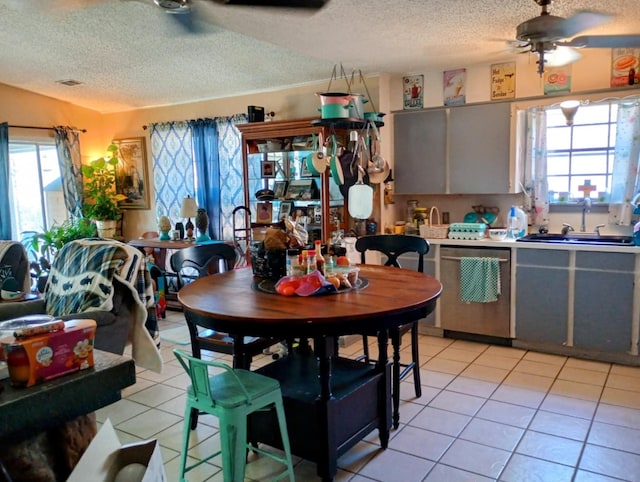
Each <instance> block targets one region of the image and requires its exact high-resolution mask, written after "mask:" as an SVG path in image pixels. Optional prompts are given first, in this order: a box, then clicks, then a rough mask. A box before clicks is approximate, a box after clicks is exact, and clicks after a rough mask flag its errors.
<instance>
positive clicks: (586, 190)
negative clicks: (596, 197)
mask: <svg viewBox="0 0 640 482" xmlns="http://www.w3.org/2000/svg"><path fill="white" fill-rule="evenodd" d="M596 189H598V186H592V185H591V179H585V180H584V184H583V185H582V186H578V191H582V194H583V195H584V197H586V198H587V197H591V191H595V190H596Z"/></svg>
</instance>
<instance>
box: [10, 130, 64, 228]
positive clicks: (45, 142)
mask: <svg viewBox="0 0 640 482" xmlns="http://www.w3.org/2000/svg"><path fill="white" fill-rule="evenodd" d="M11 145H25V146H33V147H34V148H35V153H36V157H37V173H38V186H39V192H40V203H39V204H40V223H41V226H40V227H39V228H38V229H37V232H40V231H41V230H43V229H45V230H46V229H49V228H50V227H51V224H53V223H54V222H56V221H55V220H48V219H47V217H48V211H49V210H50V209H49V208H48V207H47V201H46V196H45V192H44V188H45V185H44V178H43V175H42V155H41V150H42V147H44V146H46V147H47V148H53V150H54V151H56V156H57V146H56V142H55V139H54V137H53V136H20V135H13V134H10V135H9V152H11ZM10 158H11V154H10V155H9V163H10V165H9V175H10V191H9V194H10V196H9V204H10V206H9V207H10V209H11V213H12V221H11V225H12V226H11V232H12V237H14V238H17V240H20V237H22V234H23V232H30V231H22V230H21V227H20V226H18V225H17V219H14V216H13V213H15V210H16V205H15V194H14V192H13V181H12V180H11V159H10ZM58 166H59V161H58ZM60 176H62V173H60ZM67 216H68V214H67Z"/></svg>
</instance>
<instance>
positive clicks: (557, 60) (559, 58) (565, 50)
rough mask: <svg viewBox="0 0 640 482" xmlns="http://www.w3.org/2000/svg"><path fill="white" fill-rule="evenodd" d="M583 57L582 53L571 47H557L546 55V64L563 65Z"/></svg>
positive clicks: (549, 65)
mask: <svg viewBox="0 0 640 482" xmlns="http://www.w3.org/2000/svg"><path fill="white" fill-rule="evenodd" d="M580 58H582V55H581V54H580V53H579V52H577V51H576V50H574V49H572V48H570V47H556V48H555V49H554V50H551V51H550V52H547V53H546V55H545V64H546V65H547V66H548V67H561V66H563V65H568V64H570V63H573V62H575V61H576V60H579V59H580Z"/></svg>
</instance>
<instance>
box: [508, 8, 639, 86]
mask: <svg viewBox="0 0 640 482" xmlns="http://www.w3.org/2000/svg"><path fill="white" fill-rule="evenodd" d="M534 1H535V2H536V3H537V4H538V5H540V6H541V7H542V13H541V14H540V15H539V16H538V17H535V18H532V19H530V20H527V21H525V22H522V23H521V24H520V25H518V27H517V29H516V39H517V41H516V43H517V47H518V48H520V49H524V51H525V52H534V53H535V54H537V55H538V60H537V61H536V63H537V64H538V70H537V72H538V74H540V76H542V74H544V70H545V67H546V66H549V67H552V66H560V65H566V64H569V63H571V62H575V61H576V60H578V59H579V58H580V57H581V55H580V54H579V53H578V52H577V51H576V50H575V49H577V48H624V47H640V34H637V35H582V36H578V37H574V35H576V34H578V33H580V32H582V31H583V30H587V29H590V28H593V27H598V26H600V25H603V24H605V23H607V22H609V21H610V20H611V19H612V16H611V15H609V14H606V13H601V12H594V11H589V10H583V11H579V12H576V13H575V14H573V15H572V16H571V17H568V18H563V17H557V16H555V15H551V14H550V13H549V6H550V5H551V2H552V0H534ZM571 37H573V38H571ZM567 39H570V40H567ZM545 57H546V58H545Z"/></svg>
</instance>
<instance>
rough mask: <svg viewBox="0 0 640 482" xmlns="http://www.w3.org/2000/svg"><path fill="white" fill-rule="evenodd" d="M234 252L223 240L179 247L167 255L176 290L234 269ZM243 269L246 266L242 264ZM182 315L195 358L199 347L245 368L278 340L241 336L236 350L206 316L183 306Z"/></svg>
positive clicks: (192, 424) (193, 421)
mask: <svg viewBox="0 0 640 482" xmlns="http://www.w3.org/2000/svg"><path fill="white" fill-rule="evenodd" d="M236 257H237V253H236V250H235V249H234V248H233V246H230V245H228V244H226V243H223V242H220V243H212V244H201V245H196V246H193V247H190V248H185V249H181V250H180V251H176V252H175V253H174V254H172V255H171V258H170V260H169V263H170V265H171V269H172V270H173V271H174V272H175V273H176V275H177V279H178V290H179V289H180V288H182V287H183V286H184V285H185V284H187V283H189V282H191V281H193V280H195V279H197V278H200V277H203V276H209V275H215V274H217V273H223V272H225V271H228V270H231V269H234V266H235V263H236ZM244 269H247V268H244ZM184 317H185V320H186V321H187V327H188V328H189V336H190V338H191V353H192V355H193V356H194V357H195V358H202V356H201V355H202V350H207V351H213V352H217V353H224V354H227V355H232V356H233V357H234V360H235V359H236V358H238V359H239V360H240V361H239V363H238V366H235V365H234V368H245V369H247V370H248V369H249V367H250V366H251V361H252V359H253V357H254V356H256V355H259V354H261V353H262V352H263V351H264V350H266V349H267V348H269V347H271V346H273V345H275V344H277V343H280V342H281V341H282V340H279V339H277V338H261V337H245V338H244V344H243V350H242V353H239V354H238V353H236V347H235V343H234V340H233V337H232V336H231V335H229V334H228V333H223V332H219V331H215V330H211V329H208V328H206V329H205V328H204V327H203V326H202V325H203V321H204V319H205V318H206V317H203V316H202V315H199V314H197V313H193V312H192V311H190V310H184ZM191 420H192V423H191V428H192V429H195V427H196V425H197V423H198V418H197V415H195V414H194V416H193V417H192V419H191Z"/></svg>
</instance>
